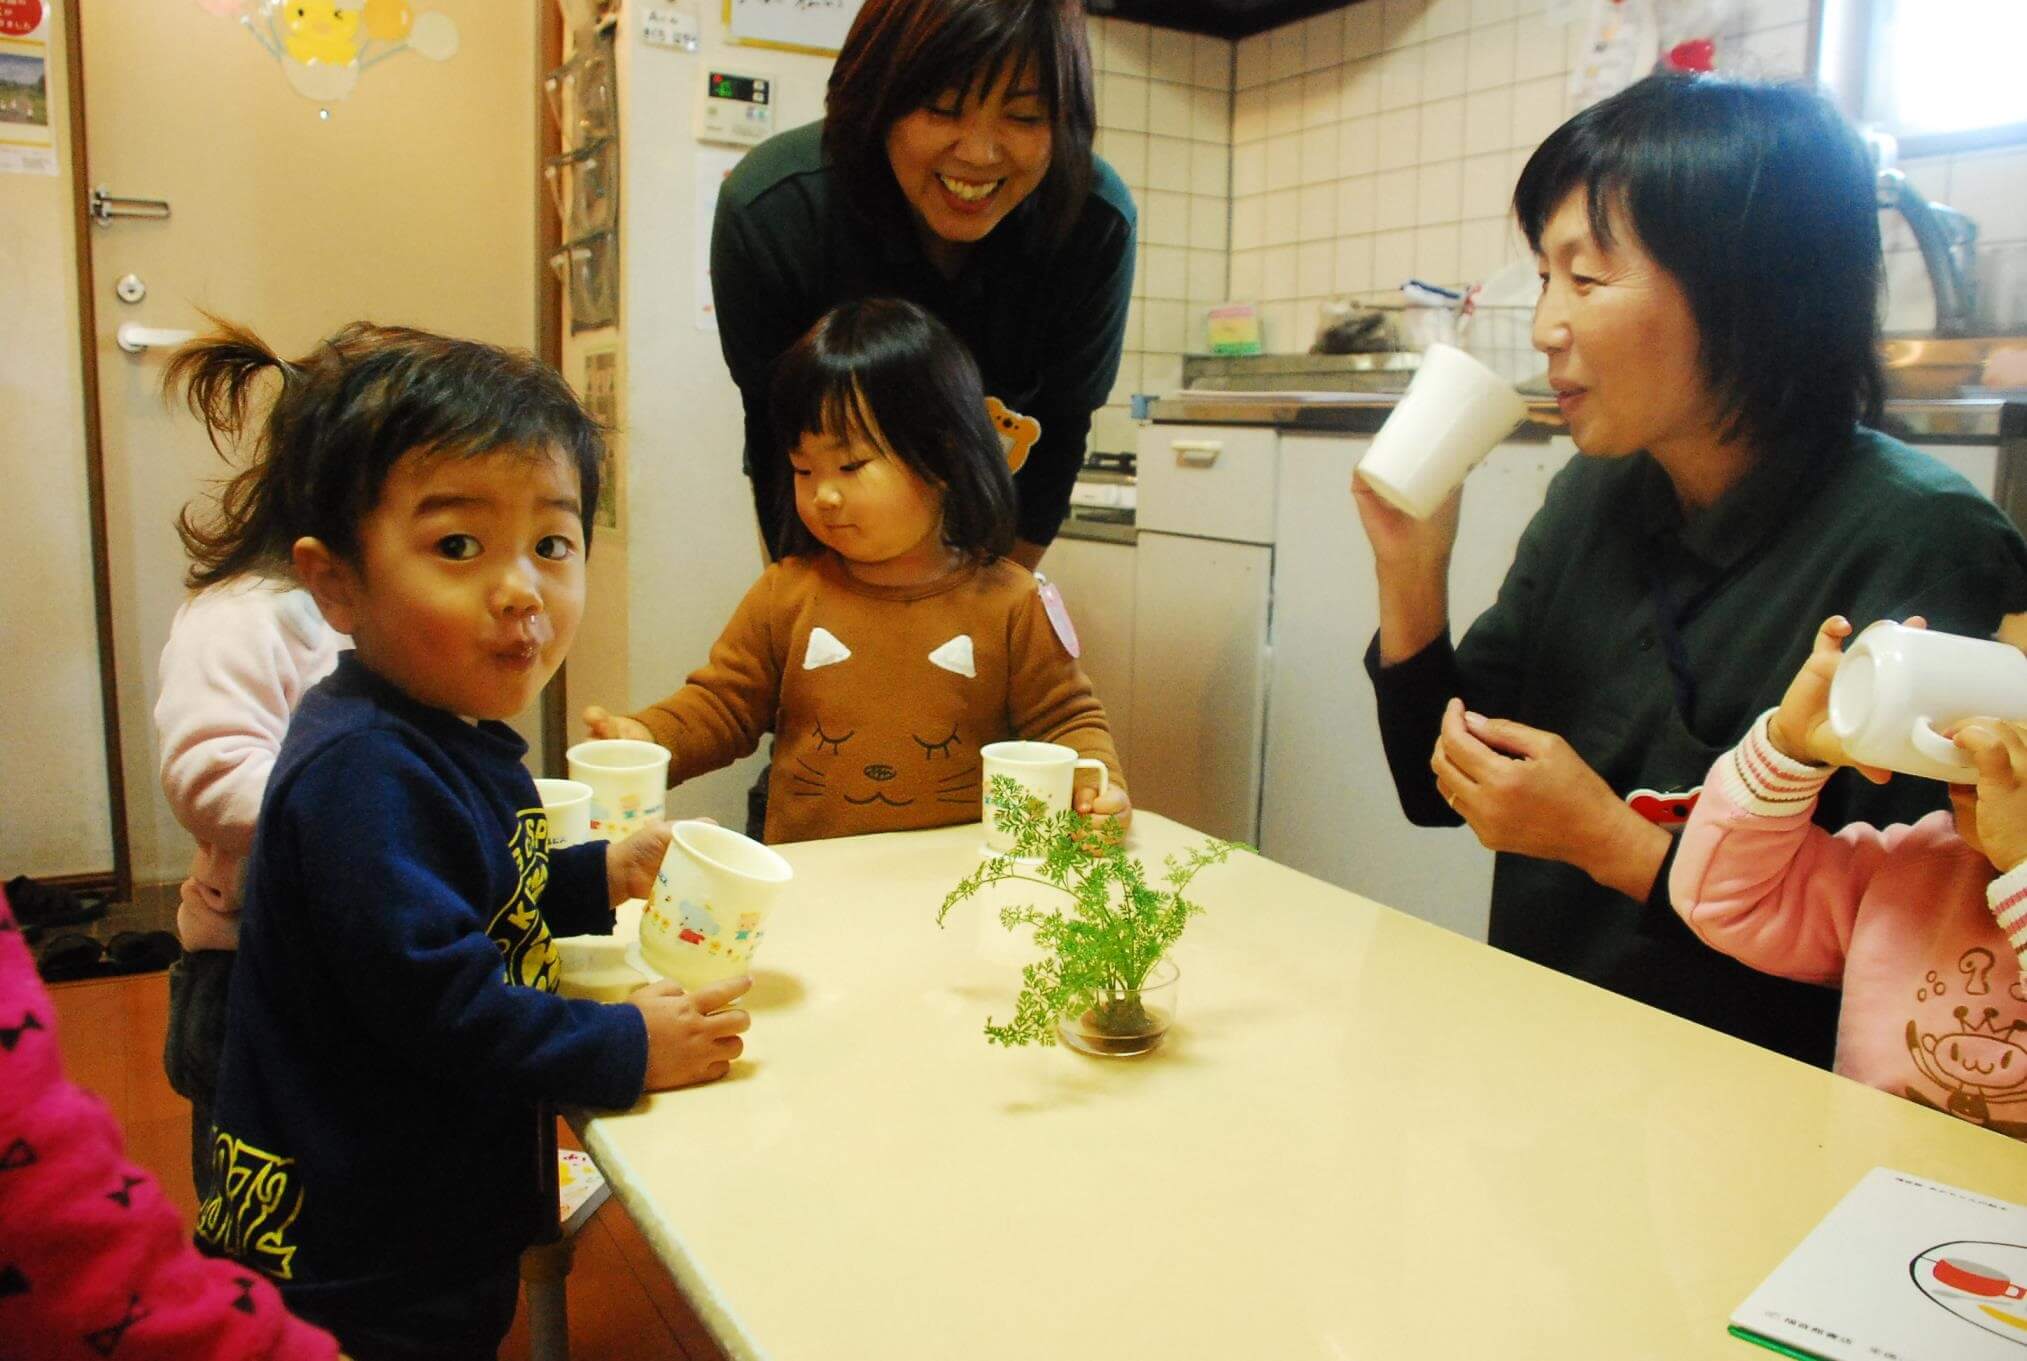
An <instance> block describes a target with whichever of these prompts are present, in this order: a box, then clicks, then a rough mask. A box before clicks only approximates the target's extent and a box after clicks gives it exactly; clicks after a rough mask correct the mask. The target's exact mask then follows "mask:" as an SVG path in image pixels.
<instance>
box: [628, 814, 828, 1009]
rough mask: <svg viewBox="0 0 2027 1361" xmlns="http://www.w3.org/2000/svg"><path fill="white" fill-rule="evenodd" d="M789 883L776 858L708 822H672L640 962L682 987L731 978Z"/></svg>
mask: <svg viewBox="0 0 2027 1361" xmlns="http://www.w3.org/2000/svg"><path fill="white" fill-rule="evenodd" d="M794 877H795V871H794V870H793V869H791V868H789V864H788V862H787V861H786V860H783V859H782V858H781V856H780V855H778V854H776V853H775V852H774V851H771V850H769V849H768V848H767V847H765V846H763V845H761V844H760V843H759V842H757V841H755V840H753V839H752V838H751V837H748V836H744V835H742V834H740V833H738V832H735V831H733V830H732V829H731V828H729V827H720V826H719V825H718V824H717V823H715V822H678V823H677V824H675V825H674V826H673V827H671V828H670V829H669V850H668V854H667V855H665V856H663V857H662V868H661V871H660V873H658V874H656V875H655V888H654V893H653V895H652V896H651V897H650V898H649V899H648V902H647V907H646V908H645V909H644V910H643V911H642V912H641V917H640V957H641V958H640V962H641V963H644V964H645V965H646V966H647V967H648V969H649V970H652V971H653V972H656V973H659V974H661V975H662V976H663V977H664V978H673V979H674V980H675V981H676V982H678V983H680V984H682V985H683V986H684V987H685V988H701V987H703V986H704V985H705V984H707V983H716V982H718V981H719V980H721V979H726V978H737V977H738V976H739V975H740V974H743V973H745V972H746V971H747V969H748V967H749V966H750V965H751V964H752V962H753V951H754V948H755V947H756V946H758V945H759V944H760V938H761V936H762V934H763V931H762V924H763V923H764V922H765V921H766V920H767V913H768V909H770V908H771V907H773V906H774V903H775V900H776V899H778V898H779V897H780V896H781V890H782V889H783V888H785V887H786V886H787V885H788V882H789V881H790V880H791V879H793V878H794Z"/></svg>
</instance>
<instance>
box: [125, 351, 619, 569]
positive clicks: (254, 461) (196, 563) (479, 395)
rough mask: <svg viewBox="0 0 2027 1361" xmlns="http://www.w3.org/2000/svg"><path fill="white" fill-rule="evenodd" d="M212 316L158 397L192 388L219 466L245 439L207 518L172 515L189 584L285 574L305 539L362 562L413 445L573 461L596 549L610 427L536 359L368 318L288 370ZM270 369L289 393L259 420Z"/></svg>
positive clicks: (173, 363) (443, 452)
mask: <svg viewBox="0 0 2027 1361" xmlns="http://www.w3.org/2000/svg"><path fill="white" fill-rule="evenodd" d="M213 320H214V321H215V322H217V326H218V329H217V331H216V332H215V333H214V334H212V335H208V336H204V337H202V338H200V339H198V340H194V341H192V342H191V343H190V344H188V345H185V346H184V347H183V348H182V349H180V350H178V351H177V352H176V353H175V355H174V356H173V357H171V359H170V360H169V366H168V369H167V371H166V372H165V373H164V375H163V380H162V387H163V391H164V392H165V393H166V394H169V395H171V396H173V395H174V394H175V393H176V391H177V390H178V389H179V388H180V389H181V390H182V393H183V397H184V400H185V401H186V402H187V403H188V404H189V407H190V411H191V413H192V414H193V415H195V416H196V417H197V418H198V419H199V420H200V421H202V422H203V423H204V425H205V428H206V430H207V432H208V433H209V434H210V436H211V445H212V447H213V448H214V449H217V450H218V451H219V453H220V455H221V456H224V455H225V454H226V448H225V444H224V443H221V440H225V441H230V442H232V443H234V444H245V445H247V446H248V447H247V448H246V450H245V451H244V452H245V453H246V455H247V461H246V466H245V467H243V468H242V469H241V470H240V471H239V472H238V473H237V474H235V475H234V476H233V477H232V478H231V479H230V480H228V481H227V482H226V483H225V484H224V486H223V487H222V488H221V489H220V490H219V491H218V493H217V495H216V497H215V500H214V503H213V504H212V505H211V507H210V509H209V513H208V514H205V515H202V516H200V515H199V514H198V513H197V511H198V507H197V506H196V505H195V504H194V503H193V505H191V506H186V507H184V509H183V512H182V514H181V515H179V516H178V517H177V519H176V532H177V533H178V534H179V535H180V536H181V537H182V540H183V549H184V551H185V552H186V553H187V554H188V555H189V557H190V564H191V565H190V571H189V575H188V577H187V582H188V584H189V585H190V586H192V587H200V586H208V585H211V584H212V583H214V582H219V581H225V580H228V579H230V578H232V577H235V576H238V575H240V574H241V573H244V572H261V573H266V574H275V573H285V572H287V571H288V570H289V562H290V555H291V550H292V549H293V547H294V545H295V542H296V540H297V539H300V538H303V537H304V536H306V535H307V536H311V537H315V538H318V539H321V540H323V542H324V543H325V545H326V546H327V547H329V548H330V549H331V551H332V552H334V553H335V554H337V555H338V556H339V557H340V558H343V559H345V560H347V561H352V562H356V561H357V560H358V552H359V524H360V521H362V520H363V519H364V518H365V517H366V514H367V512H368V511H370V510H372V509H373V507H374V505H375V503H377V502H378V501H379V499H380V490H381V488H382V487H383V486H385V485H386V482H387V475H388V473H389V472H390V471H392V469H393V467H394V465H395V464H396V463H397V462H398V461H400V459H401V458H402V457H403V456H404V455H406V454H409V453H412V452H417V451H421V452H424V453H426V454H427V455H429V456H430V457H441V458H473V457H477V456H479V455H482V454H490V453H495V452H504V451H515V452H522V453H526V454H527V455H528V456H529V457H531V458H534V457H542V456H545V455H546V454H548V453H549V452H550V451H552V450H559V451H561V452H562V454H563V455H564V457H565V458H567V459H568V460H569V461H570V462H571V463H573V464H575V465H576V467H577V477H578V495H579V496H580V497H581V498H582V503H583V519H584V543H585V548H586V550H587V551H589V549H590V546H591V521H592V512H593V508H594V507H595V506H596V505H597V503H598V473H599V460H600V458H601V456H602V455H603V453H604V450H605V432H604V431H603V430H602V429H601V428H600V427H599V424H598V422H597V421H595V420H593V419H592V418H591V416H590V415H589V414H588V413H587V412H586V411H585V410H584V408H583V407H582V406H581V405H579V403H578V401H577V398H576V397H575V396H574V395H573V394H572V393H571V391H570V387H569V385H568V384H567V383H565V382H564V381H563V378H562V376H561V375H560V374H558V373H557V372H556V371H555V370H554V369H552V368H550V367H549V366H548V365H546V364H544V363H542V362H541V361H540V360H537V359H536V358H535V357H534V356H533V355H530V354H527V353H525V352H523V351H518V350H505V349H501V348H499V347H498V346H495V345H484V344H481V343H479V342H478V341H475V340H453V339H451V338H449V337H447V336H440V335H433V334H431V333H430V332H428V331H417V330H412V329H410V328H408V327H404V326H375V325H373V324H372V323H371V322H364V321H360V322H354V323H353V324H352V325H350V326H347V327H346V328H345V329H344V330H342V331H339V332H338V333H337V334H336V335H334V336H331V337H330V338H329V339H328V340H325V341H324V342H323V343H321V344H320V345H318V346H317V348H316V349H315V350H313V351H311V352H310V353H309V354H307V355H304V356H303V357H302V358H301V359H297V360H293V361H291V360H285V359H282V358H281V357H280V356H278V355H277V354H275V352H274V351H273V350H271V349H269V348H268V347H267V346H266V345H265V344H263V343H262V342H261V340H260V338H259V337H258V336H256V335H254V334H253V332H251V331H249V330H247V329H246V328H245V327H242V326H235V325H233V324H231V323H229V322H222V321H217V319H216V318H213ZM269 374H272V375H273V376H274V379H275V380H276V383H277V386H276V387H275V389H274V391H273V393H272V398H271V400H270V401H269V402H268V405H267V407H266V413H265V415H264V416H263V417H260V418H259V419H257V420H256V419H255V418H254V416H253V411H254V408H255V406H256V404H257V402H256V392H255V388H256V386H257V385H258V384H259V383H260V382H261V380H262V379H264V378H265V377H267V376H268V375H269Z"/></svg>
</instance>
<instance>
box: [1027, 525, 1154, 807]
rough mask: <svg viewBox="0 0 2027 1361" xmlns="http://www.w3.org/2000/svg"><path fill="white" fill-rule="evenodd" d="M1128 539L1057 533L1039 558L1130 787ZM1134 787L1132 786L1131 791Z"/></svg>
mask: <svg viewBox="0 0 2027 1361" xmlns="http://www.w3.org/2000/svg"><path fill="white" fill-rule="evenodd" d="M1133 563H1134V551H1133V545H1132V544H1130V543H1113V542H1108V541H1106V540H1102V539H1078V538H1072V537H1070V536H1069V535H1067V534H1059V535H1057V536H1056V541H1055V542H1054V543H1052V544H1050V545H1049V552H1048V556H1047V557H1045V558H1043V559H1042V575H1043V576H1045V577H1047V578H1048V579H1049V580H1050V581H1053V582H1054V583H1055V584H1056V589H1057V590H1058V591H1060V592H1062V595H1063V604H1064V605H1065V607H1067V608H1068V609H1069V611H1070V622H1071V623H1072V624H1073V625H1075V627H1076V630H1077V642H1078V644H1079V645H1080V646H1081V648H1082V654H1081V655H1080V656H1079V657H1078V659H1077V660H1078V663H1079V665H1081V666H1082V667H1083V668H1084V674H1085V675H1087V676H1089V677H1090V678H1091V686H1092V688H1093V689H1094V690H1096V691H1097V692H1098V702H1099V703H1101V704H1103V705H1104V706H1105V722H1106V723H1107V725H1108V726H1110V727H1111V729H1112V743H1113V745H1114V746H1115V747H1117V748H1118V749H1119V759H1120V762H1121V763H1122V764H1123V765H1124V766H1125V767H1126V776H1127V780H1128V782H1129V787H1133V781H1134V769H1133V757H1132V755H1131V751H1132V739H1133V592H1134V587H1135V583H1134V572H1133ZM1136 792H1137V791H1136Z"/></svg>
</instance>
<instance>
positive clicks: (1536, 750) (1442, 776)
mask: <svg viewBox="0 0 2027 1361" xmlns="http://www.w3.org/2000/svg"><path fill="white" fill-rule="evenodd" d="M1429 768H1430V769H1431V770H1433V771H1435V772H1436V789H1437V791H1438V792H1439V793H1441V794H1442V796H1443V799H1444V801H1445V802H1447V803H1448V804H1449V805H1450V807H1452V808H1453V809H1455V810H1456V811H1457V813H1458V815H1459V816H1461V817H1462V818H1463V819H1464V821H1465V822H1466V823H1468V824H1469V825H1470V827H1471V830H1472V831H1473V832H1475V833H1477V836H1478V840H1479V841H1480V842H1481V843H1483V844H1484V845H1485V846H1486V847H1488V848H1490V849H1492V850H1495V851H1511V852H1512V853H1514V854H1516V855H1529V856H1533V857H1535V858H1536V859H1539V860H1559V861H1561V862H1563V863H1564V864H1568V865H1575V866H1576V867H1577V868H1578V869H1580V870H1582V871H1584V873H1586V874H1588V875H1590V876H1591V878H1593V879H1595V880H1597V881H1598V882H1599V883H1600V884H1603V885H1604V886H1605V887H1606V888H1611V889H1616V890H1618V891H1619V892H1620V893H1623V894H1625V895H1626V896H1627V897H1628V898H1633V899H1641V900H1644V899H1645V898H1646V896H1647V894H1648V892H1649V891H1650V890H1651V889H1652V888H1653V887H1654V876H1655V874H1657V873H1658V872H1659V871H1660V868H1661V862H1662V860H1663V859H1664V858H1666V856H1667V853H1668V833H1667V832H1665V831H1663V830H1661V828H1659V827H1656V826H1655V825H1654V824H1652V823H1650V822H1648V821H1647V820H1646V819H1645V818H1643V817H1641V816H1640V815H1639V814H1638V813H1635V812H1634V811H1633V810H1632V809H1630V808H1628V807H1627V806H1626V804H1625V801H1624V800H1622V799H1621V798H1620V797H1619V796H1618V795H1617V794H1615V793H1613V792H1612V787H1611V786H1610V785H1608V784H1606V783H1605V782H1604V780H1603V779H1602V778H1600V777H1599V775H1598V773H1597V772H1596V771H1594V770H1592V769H1591V768H1590V766H1589V765H1587V764H1586V763H1585V762H1584V759H1583V758H1582V757H1581V756H1578V755H1577V754H1576V752H1575V751H1574V750H1572V749H1571V747H1570V744H1569V743H1568V742H1565V741H1564V740H1563V739H1562V738H1561V737H1559V736H1557V735H1556V734H1554V733H1552V732H1544V731H1542V730H1541V729H1539V728H1530V727H1528V726H1526V725H1525V724H1521V723H1514V722H1511V721H1509V720H1506V719H1492V718H1484V717H1481V716H1480V715H1478V714H1474V713H1468V712H1467V711H1466V710H1465V708H1464V701H1462V700H1460V699H1453V700H1451V701H1450V703H1449V706H1448V707H1447V708H1445V709H1444V711H1443V728H1442V733H1441V735H1440V736H1439V737H1437V739H1436V750H1435V752H1434V754H1433V755H1431V756H1430V758H1429Z"/></svg>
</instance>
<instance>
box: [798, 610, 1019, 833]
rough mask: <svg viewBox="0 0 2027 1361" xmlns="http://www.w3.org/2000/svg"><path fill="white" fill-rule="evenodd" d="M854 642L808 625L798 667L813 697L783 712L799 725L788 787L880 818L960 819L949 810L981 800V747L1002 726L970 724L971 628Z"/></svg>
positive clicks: (855, 814) (858, 816)
mask: <svg viewBox="0 0 2027 1361" xmlns="http://www.w3.org/2000/svg"><path fill="white" fill-rule="evenodd" d="M856 642H857V644H858V649H857V651H856V652H855V651H854V648H853V647H852V646H851V645H849V644H847V643H846V642H845V641H844V640H842V639H840V638H839V637H838V636H837V635H835V634H833V633H832V632H830V630H828V629H825V628H822V627H820V626H819V627H815V628H812V629H811V630H810V633H809V640H808V642H807V644H806V645H805V646H804V649H803V655H802V657H801V659H800V662H799V669H800V670H801V671H802V672H803V673H805V674H804V677H803V679H804V681H805V682H806V688H807V690H808V692H809V695H810V697H811V699H812V700H813V701H814V702H813V703H808V704H804V705H794V706H785V707H787V708H789V709H790V710H791V711H790V712H785V713H784V720H785V722H786V723H794V724H797V725H798V726H799V728H800V731H784V734H783V736H784V737H785V738H787V739H788V747H789V750H788V755H787V759H788V763H789V764H788V767H787V771H786V774H787V792H788V794H789V795H790V796H791V797H793V798H796V799H825V800H834V801H836V802H837V803H838V804H840V805H842V807H841V808H840V810H839V811H840V812H841V813H846V814H848V815H849V816H851V818H852V820H854V821H869V822H871V823H873V824H875V825H877V824H878V823H879V822H881V821H883V820H884V819H883V818H882V816H881V815H882V813H883V812H884V811H886V810H892V809H914V810H917V812H918V813H935V814H937V816H936V817H935V819H934V820H935V821H958V820H961V819H959V818H957V817H949V818H945V817H943V816H942V815H941V814H942V811H943V810H948V811H950V812H959V811H961V810H963V809H965V808H974V809H975V808H977V807H978V798H979V784H978V777H979V759H978V748H979V746H980V744H981V742H983V741H992V740H995V739H996V738H997V737H998V736H999V734H997V733H994V734H991V735H990V736H984V737H981V735H980V734H979V733H978V732H976V731H967V728H969V727H971V726H973V725H970V724H967V722H966V716H967V711H968V710H970V709H971V708H972V707H973V701H974V700H975V698H976V696H975V695H974V694H972V693H968V692H971V691H975V690H976V687H977V686H978V684H979V680H978V664H977V654H976V650H975V649H974V647H973V644H972V639H971V635H970V634H968V633H958V634H954V635H952V636H951V637H949V638H947V639H945V640H944V641H943V642H941V643H939V644H937V645H935V646H933V647H930V648H927V649H926V650H925V649H923V648H922V646H921V643H920V640H919V639H916V640H908V639H890V638H884V637H873V638H861V639H857V640H856ZM811 673H818V674H811ZM925 805H928V807H925ZM918 820H919V819H918V818H917V817H914V816H911V817H910V818H909V821H910V822H911V823H912V822H915V821H918Z"/></svg>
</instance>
